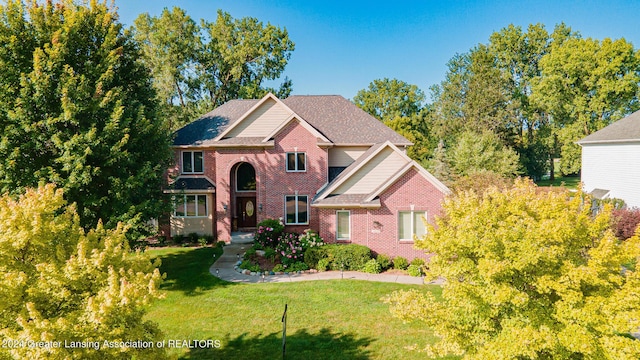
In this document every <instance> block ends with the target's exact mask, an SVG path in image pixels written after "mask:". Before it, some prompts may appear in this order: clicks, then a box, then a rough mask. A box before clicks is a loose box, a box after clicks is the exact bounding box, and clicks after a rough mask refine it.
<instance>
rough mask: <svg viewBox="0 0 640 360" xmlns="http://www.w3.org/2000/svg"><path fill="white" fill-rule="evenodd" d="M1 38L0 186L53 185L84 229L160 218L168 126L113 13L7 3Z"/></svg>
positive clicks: (65, 4)
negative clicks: (72, 205) (72, 207)
mask: <svg viewBox="0 0 640 360" xmlns="http://www.w3.org/2000/svg"><path fill="white" fill-rule="evenodd" d="M0 43H1V44H3V46H2V47H0V68H2V69H3V70H2V71H3V76H0V129H1V130H2V133H1V134H0V191H1V192H10V193H13V194H17V193H21V192H23V191H24V189H25V188H26V187H34V186H37V185H38V184H39V183H41V182H50V183H55V184H56V185H57V186H58V187H60V188H63V189H64V190H65V194H66V196H67V199H68V200H69V201H70V202H75V203H76V204H77V207H78V212H79V214H80V216H81V223H82V225H83V226H85V227H93V226H95V225H96V224H97V223H98V220H99V219H103V221H104V223H105V225H106V226H108V227H115V225H116V223H117V222H119V221H125V222H128V223H137V224H140V223H141V222H143V221H145V220H147V219H149V218H152V217H155V216H157V215H159V213H160V211H161V210H162V208H163V206H162V204H163V200H162V194H161V191H160V189H161V186H162V179H163V172H164V170H165V169H166V168H167V166H168V164H169V161H170V159H171V153H170V148H169V140H170V139H169V137H170V132H169V129H168V127H167V126H166V125H165V124H164V123H163V122H162V121H159V120H158V113H157V112H156V110H157V103H156V101H155V92H154V91H153V88H152V86H151V81H150V78H149V74H148V71H147V69H146V68H145V67H144V66H143V65H142V64H141V63H140V62H139V61H138V58H139V56H140V53H139V51H138V50H137V47H136V44H135V43H134V42H133V41H132V39H131V37H130V36H128V35H126V34H124V33H123V31H122V26H121V24H119V23H118V16H117V14H116V13H115V12H114V10H113V9H110V8H108V7H107V6H106V5H104V4H100V3H98V2H96V1H93V2H91V3H89V4H87V5H79V4H77V3H76V2H73V1H71V0H64V1H60V2H56V3H53V2H46V3H44V4H43V3H40V2H36V1H33V2H29V3H28V4H24V3H23V2H22V1H14V0H9V1H7V2H6V3H5V4H4V5H1V6H0Z"/></svg>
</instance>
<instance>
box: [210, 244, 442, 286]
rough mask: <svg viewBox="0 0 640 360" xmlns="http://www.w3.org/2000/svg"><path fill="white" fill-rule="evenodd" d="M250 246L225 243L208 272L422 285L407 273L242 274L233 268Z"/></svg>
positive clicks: (244, 279) (247, 278) (269, 279)
mask: <svg viewBox="0 0 640 360" xmlns="http://www.w3.org/2000/svg"><path fill="white" fill-rule="evenodd" d="M250 247H251V244H248V243H245V244H238V243H231V244H229V245H226V246H225V247H224V248H223V249H224V253H223V254H222V256H221V257H220V258H219V259H217V260H216V262H215V263H214V264H213V265H211V267H210V268H209V272H211V274H213V275H214V276H217V277H219V278H220V279H222V280H226V281H229V282H235V283H262V282H265V283H275V282H293V281H311V280H333V279H355V280H367V281H380V282H395V283H400V284H414V285H423V284H424V281H423V279H422V278H420V277H415V276H409V275H389V274H367V273H362V272H358V271H345V272H340V271H325V272H316V273H311V274H306V273H305V274H291V275H266V276H264V277H262V276H255V275H243V274H240V273H239V272H237V271H236V270H235V269H234V266H235V264H236V263H237V262H238V259H242V256H243V255H244V253H245V251H247V250H248V249H249V248H250ZM441 283H442V282H441V281H434V282H431V283H429V284H441Z"/></svg>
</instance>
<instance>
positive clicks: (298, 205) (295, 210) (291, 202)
mask: <svg viewBox="0 0 640 360" xmlns="http://www.w3.org/2000/svg"><path fill="white" fill-rule="evenodd" d="M307 200H308V197H307V195H287V196H285V197H284V202H285V211H286V216H285V220H286V222H285V224H287V225H295V224H308V223H309V206H308V201H307Z"/></svg>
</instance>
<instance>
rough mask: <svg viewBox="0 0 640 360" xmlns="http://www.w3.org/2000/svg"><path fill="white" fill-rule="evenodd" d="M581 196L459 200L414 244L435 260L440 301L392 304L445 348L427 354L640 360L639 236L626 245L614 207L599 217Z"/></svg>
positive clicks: (409, 296) (408, 298)
mask: <svg viewBox="0 0 640 360" xmlns="http://www.w3.org/2000/svg"><path fill="white" fill-rule="evenodd" d="M590 204H591V200H590V199H589V197H588V196H586V195H585V194H582V193H577V194H571V193H569V192H564V191H563V192H540V191H539V190H538V189H536V187H535V186H534V185H532V184H529V183H526V182H524V181H521V180H519V181H516V185H515V186H514V187H513V188H511V189H509V190H507V191H499V190H497V189H496V188H493V189H492V190H489V191H486V192H484V193H476V192H473V191H467V192H461V193H459V194H458V195H457V196H456V197H453V198H450V199H448V200H446V201H445V203H444V208H443V211H444V213H443V216H442V217H441V218H439V219H438V220H437V221H436V226H435V227H430V228H429V232H428V234H427V236H426V237H425V238H424V239H421V240H420V241H418V242H417V243H416V245H417V246H418V247H420V248H422V249H425V250H426V251H428V252H430V253H433V254H434V256H433V257H432V258H431V261H430V263H429V269H430V274H429V276H430V277H442V278H443V279H444V280H445V282H444V285H443V290H442V300H441V301H440V300H436V299H435V298H434V297H433V296H432V295H431V294H426V295H425V294H424V293H421V292H417V291H409V292H396V293H394V294H393V295H391V296H389V297H388V298H387V301H388V302H389V303H391V304H392V308H391V310H392V312H393V313H394V314H396V315H398V316H400V317H402V318H404V319H420V320H423V321H424V322H426V324H427V325H428V326H429V327H430V328H431V329H433V331H434V332H435V334H436V335H437V336H438V337H440V338H441V341H440V342H439V343H437V344H435V345H434V346H432V347H428V348H427V350H428V351H430V352H432V353H436V354H445V353H455V354H459V355H465V357H464V358H465V359H638V358H639V357H640V341H638V340H636V339H633V338H632V337H631V336H630V335H629V334H630V333H632V332H635V331H637V329H638V327H639V326H640V302H639V301H638V289H639V288H640V272H638V271H637V269H635V268H634V267H633V266H631V265H629V264H634V263H635V262H637V259H638V258H639V257H640V233H636V236H634V237H633V238H631V239H629V240H626V241H624V242H621V241H619V240H618V239H616V237H615V236H614V234H613V232H612V231H611V229H610V214H611V208H609V207H607V208H605V209H604V211H603V212H601V213H599V214H598V215H596V216H595V217H594V216H593V215H592V211H591V206H590Z"/></svg>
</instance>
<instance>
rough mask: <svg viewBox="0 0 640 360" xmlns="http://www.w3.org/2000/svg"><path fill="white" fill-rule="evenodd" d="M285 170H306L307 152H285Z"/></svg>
mask: <svg viewBox="0 0 640 360" xmlns="http://www.w3.org/2000/svg"><path fill="white" fill-rule="evenodd" d="M287 171H288V172H302V171H307V153H303V152H288V153H287Z"/></svg>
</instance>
